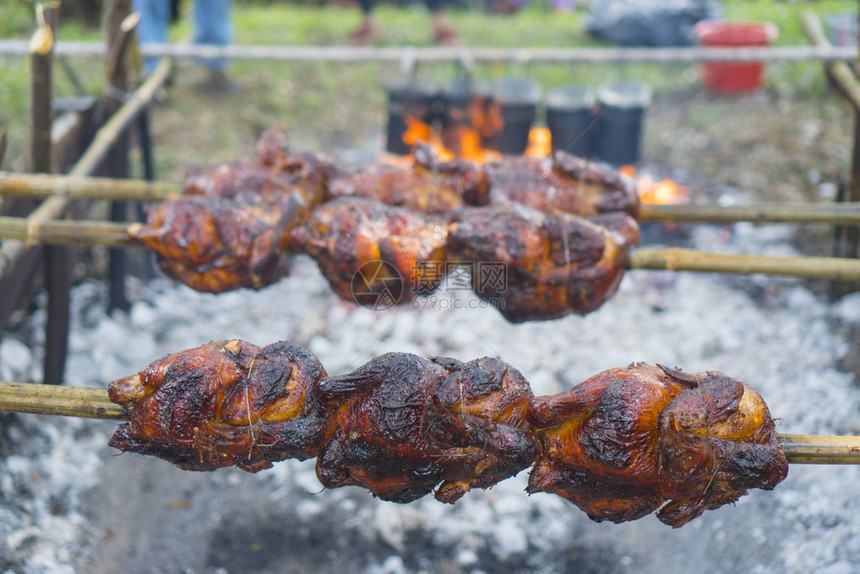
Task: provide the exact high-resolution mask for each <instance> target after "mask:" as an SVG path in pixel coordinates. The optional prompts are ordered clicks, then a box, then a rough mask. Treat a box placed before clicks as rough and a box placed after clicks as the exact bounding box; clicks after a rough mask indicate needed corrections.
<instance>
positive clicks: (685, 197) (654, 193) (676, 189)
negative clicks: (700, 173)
mask: <svg viewBox="0 0 860 574" xmlns="http://www.w3.org/2000/svg"><path fill="white" fill-rule="evenodd" d="M620 171H621V172H622V173H625V174H627V175H629V176H630V177H632V178H633V179H635V180H636V189H637V191H638V193H639V200H640V201H641V202H642V203H650V204H657V205H679V204H682V203H687V202H688V201H689V200H690V190H689V189H687V188H686V187H684V186H683V185H680V184H679V183H678V182H676V181H675V180H673V179H663V180H660V181H655V178H654V177H653V176H652V175H650V174H647V173H646V174H642V175H641V176H638V177H637V175H636V168H634V167H633V166H630V165H625V166H624V167H622V168H621V169H620Z"/></svg>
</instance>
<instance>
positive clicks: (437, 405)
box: [317, 353, 538, 502]
mask: <svg viewBox="0 0 860 574" xmlns="http://www.w3.org/2000/svg"><path fill="white" fill-rule="evenodd" d="M319 396H320V400H321V401H322V402H323V403H325V404H326V405H327V407H328V408H329V409H332V410H333V411H334V412H335V413H336V414H335V430H334V434H333V436H332V437H331V438H329V439H328V440H327V441H326V444H325V445H324V446H323V448H322V451H321V453H320V456H319V458H318V459H317V476H318V477H319V479H320V482H322V483H323V485H325V486H327V487H330V488H333V487H338V486H347V485H354V486H362V487H364V488H367V489H368V490H370V491H371V492H372V493H373V494H374V495H376V496H378V497H379V498H382V499H383V500H390V501H394V502H410V501H412V500H415V499H417V498H420V497H422V496H424V495H426V494H428V493H430V492H432V491H433V490H434V489H436V492H435V495H436V498H437V499H438V500H441V501H443V502H454V501H456V500H457V499H459V498H460V497H461V496H463V494H465V493H466V492H467V491H468V490H470V489H471V488H473V487H482V488H486V487H490V486H492V485H494V484H495V483H497V482H499V481H500V480H503V479H505V478H508V477H510V476H513V475H514V474H516V473H518V472H519V471H521V470H523V469H525V468H527V467H529V466H530V465H531V464H532V462H533V461H534V459H535V457H536V456H537V453H538V444H537V442H536V441H535V440H534V438H533V437H532V433H531V432H530V430H529V429H528V428H527V426H526V425H525V415H526V412H527V411H528V402H529V399H530V398H531V391H530V389H529V386H528V383H526V381H525V379H523V377H522V375H520V374H519V373H518V372H516V371H515V370H513V368H511V367H508V366H507V365H505V364H504V363H502V362H501V361H498V360H495V359H480V360H478V361H471V362H469V363H465V364H463V363H461V362H459V361H456V360H453V359H440V358H434V359H429V360H428V359H423V358H421V357H418V356H415V355H410V354H407V353H389V354H386V355H383V356H381V357H379V358H377V359H374V360H373V361H371V362H370V363H368V364H366V365H364V366H363V367H361V368H359V369H358V370H356V371H355V372H353V373H350V374H347V375H343V376H340V377H332V378H328V379H325V380H323V381H321V382H320V385H319ZM440 483H441V484H440ZM437 486H438V488H437Z"/></svg>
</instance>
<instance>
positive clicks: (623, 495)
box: [529, 365, 788, 527]
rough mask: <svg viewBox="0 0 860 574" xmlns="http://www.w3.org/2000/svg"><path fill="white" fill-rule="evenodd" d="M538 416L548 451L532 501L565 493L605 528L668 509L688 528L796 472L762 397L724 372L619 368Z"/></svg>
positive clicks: (664, 517) (541, 406)
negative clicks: (752, 490) (605, 522)
mask: <svg viewBox="0 0 860 574" xmlns="http://www.w3.org/2000/svg"><path fill="white" fill-rule="evenodd" d="M529 416H530V420H531V422H532V424H534V425H535V426H536V427H537V428H538V429H539V430H538V431H537V433H538V436H539V437H540V440H541V443H542V444H543V446H544V450H543V454H542V455H541V457H540V459H539V460H538V462H537V464H536V465H535V467H534V469H533V470H532V473H531V476H530V477H529V492H552V493H554V494H558V495H560V496H562V497H564V498H566V499H567V500H569V501H571V502H573V503H574V504H575V505H577V506H578V507H579V508H581V509H582V510H584V511H585V512H586V513H588V515H589V516H590V517H591V518H592V519H594V520H597V521H601V520H610V521H612V522H624V521H627V520H635V519H637V518H640V517H641V516H644V515H646V514H649V513H651V512H653V511H654V510H657V509H658V508H660V511H659V512H658V513H657V517H658V518H659V519H660V520H661V521H663V522H665V523H666V524H669V525H671V526H673V527H678V526H683V525H684V524H686V523H687V522H689V521H690V520H692V519H693V518H696V517H697V516H699V515H700V514H702V512H704V511H705V510H709V509H714V508H718V507H720V506H722V505H723V504H727V503H730V502H734V501H736V500H737V499H738V498H740V497H741V496H742V495H744V494H746V493H747V490H748V489H750V488H763V489H767V490H770V489H772V488H773V487H774V486H776V485H777V484H778V483H779V482H780V481H782V479H784V478H785V476H786V474H787V472H788V462H787V461H786V459H785V456H784V455H783V453H782V451H781V450H780V448H779V445H778V443H777V435H776V430H775V428H774V423H773V420H772V419H771V417H770V413H769V412H768V409H767V406H766V405H765V404H764V401H763V400H762V398H761V396H760V395H759V394H758V393H757V392H755V391H754V390H753V389H751V388H750V387H748V386H747V385H746V384H744V383H742V382H740V381H737V380H735V379H732V378H729V377H727V376H726V375H724V374H722V373H718V372H703V373H697V374H695V375H690V374H686V373H682V372H680V371H675V370H671V369H666V368H658V367H652V366H647V365H632V366H630V367H627V368H623V369H612V370H609V371H605V372H603V373H600V374H598V375H596V376H594V377H592V378H591V379H589V380H587V381H585V382H584V383H582V384H581V385H579V386H577V387H575V388H573V389H571V390H569V391H567V392H565V393H561V394H559V395H555V396H551V397H539V398H537V399H535V400H534V401H533V403H532V408H531V410H530V412H529ZM666 501H669V502H668V503H666V504H665V505H664V503H665V502H666ZM661 506H662V508H661Z"/></svg>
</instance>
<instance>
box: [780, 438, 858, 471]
mask: <svg viewBox="0 0 860 574" xmlns="http://www.w3.org/2000/svg"><path fill="white" fill-rule="evenodd" d="M779 445H780V447H782V451H783V452H784V453H785V456H786V458H787V459H788V462H791V463H794V464H860V437H858V436H823V435H809V434H783V435H779Z"/></svg>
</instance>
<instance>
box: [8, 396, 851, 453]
mask: <svg viewBox="0 0 860 574" xmlns="http://www.w3.org/2000/svg"><path fill="white" fill-rule="evenodd" d="M0 411H9V412H17V413H31V414H39V415H59V416H69V417H82V418H91V419H111V420H128V419H129V417H130V416H131V413H130V412H129V411H128V409H126V408H124V407H121V406H119V405H117V404H114V403H112V402H111V400H110V398H109V397H108V393H107V390H105V389H100V388H95V387H61V386H56V385H38V384H32V383H8V382H4V381H0ZM779 443H780V446H781V447H782V451H783V452H784V453H785V456H786V458H787V459H788V462H790V463H793V464H860V437H858V436H825V435H805V434H782V435H779Z"/></svg>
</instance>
